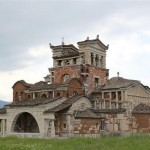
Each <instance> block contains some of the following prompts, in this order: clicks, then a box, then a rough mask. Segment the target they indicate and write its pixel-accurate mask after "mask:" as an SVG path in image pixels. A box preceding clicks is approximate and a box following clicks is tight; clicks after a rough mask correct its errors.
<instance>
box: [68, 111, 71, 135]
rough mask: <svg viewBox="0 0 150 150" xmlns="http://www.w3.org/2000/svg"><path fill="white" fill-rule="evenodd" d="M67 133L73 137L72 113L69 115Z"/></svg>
mask: <svg viewBox="0 0 150 150" xmlns="http://www.w3.org/2000/svg"><path fill="white" fill-rule="evenodd" d="M67 133H68V136H69V137H71V136H72V125H71V115H70V114H69V115H67Z"/></svg>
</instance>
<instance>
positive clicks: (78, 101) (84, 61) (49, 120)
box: [0, 36, 150, 138]
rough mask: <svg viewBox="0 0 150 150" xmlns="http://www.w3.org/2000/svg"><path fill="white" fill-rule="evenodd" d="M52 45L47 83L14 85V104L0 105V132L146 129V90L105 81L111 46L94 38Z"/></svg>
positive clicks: (149, 104) (149, 94) (149, 93)
mask: <svg viewBox="0 0 150 150" xmlns="http://www.w3.org/2000/svg"><path fill="white" fill-rule="evenodd" d="M77 45H78V48H77V47H75V46H74V45H72V44H70V45H65V44H64V43H63V42H62V44H61V45H57V46H54V45H52V44H50V48H51V50H52V52H53V57H52V58H53V67H52V68H48V71H49V74H48V75H47V76H45V77H44V79H45V81H39V82H37V83H34V84H31V83H27V82H25V81H24V80H20V81H17V82H16V83H15V84H14V85H13V86H12V88H13V102H12V103H11V104H9V105H5V107H4V108H2V109H0V135H3V136H4V135H16V136H21V137H47V138H48V137H72V136H83V137H100V136H102V135H105V134H106V135H109V134H119V135H121V134H131V133H144V132H150V88H149V87H148V86H145V85H143V84H142V83H141V82H140V81H137V80H130V79H125V78H123V77H119V74H118V76H117V77H113V78H111V79H109V70H108V69H107V68H106V52H107V50H108V48H109V45H105V44H103V43H102V42H101V41H100V40H99V36H97V37H96V39H92V40H90V39H89V37H87V39H86V40H85V41H80V42H78V43H77Z"/></svg>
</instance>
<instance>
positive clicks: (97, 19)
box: [0, 0, 150, 101]
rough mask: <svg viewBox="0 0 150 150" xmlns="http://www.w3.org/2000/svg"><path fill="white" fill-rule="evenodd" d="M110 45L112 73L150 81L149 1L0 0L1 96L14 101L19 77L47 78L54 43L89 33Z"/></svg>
mask: <svg viewBox="0 0 150 150" xmlns="http://www.w3.org/2000/svg"><path fill="white" fill-rule="evenodd" d="M97 35H99V38H100V40H101V41H102V42H103V43H104V44H105V45H107V44H109V49H108V51H107V59H106V65H107V68H108V69H109V74H110V75H109V78H111V77H114V76H117V72H119V73H120V76H121V77H124V78H128V79H135V80H139V81H141V82H142V83H143V84H144V85H148V86H150V1H148V0H145V1H144V0H130V1H129V0H103V1H102V0H76V1H73V0H60V1H59V0H55V1H52V0H49V1H48V0H47V1H44V0H41V1H40V0H38V1H36V0H26V1H25V0H24V1H23V0H18V1H17V0H16V1H15V0H0V99H1V100H6V101H12V86H13V84H14V83H15V82H16V81H18V80H25V81H26V82H28V83H35V82H38V81H41V80H42V81H44V79H43V77H44V76H46V75H47V74H48V73H49V72H48V68H50V67H52V66H53V64H52V58H51V57H52V50H51V49H50V48H49V43H51V44H52V45H60V44H61V42H62V38H64V42H65V44H74V45H75V46H77V42H79V41H83V40H85V39H86V38H87V37H89V38H90V39H95V38H96V36H97Z"/></svg>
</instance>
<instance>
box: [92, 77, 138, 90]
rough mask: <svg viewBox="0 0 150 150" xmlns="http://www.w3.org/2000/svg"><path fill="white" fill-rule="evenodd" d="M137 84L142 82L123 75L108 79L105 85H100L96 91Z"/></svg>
mask: <svg viewBox="0 0 150 150" xmlns="http://www.w3.org/2000/svg"><path fill="white" fill-rule="evenodd" d="M137 84H140V81H137V80H129V79H125V78H122V77H113V78H111V79H110V80H108V82H107V84H106V85H105V86H100V87H98V88H97V89H96V90H95V92H99V91H101V90H107V89H118V88H127V87H129V86H131V85H137Z"/></svg>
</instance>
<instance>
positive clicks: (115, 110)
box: [91, 108, 126, 115]
mask: <svg viewBox="0 0 150 150" xmlns="http://www.w3.org/2000/svg"><path fill="white" fill-rule="evenodd" d="M91 110H92V111H93V112H94V113H96V114H97V115H100V114H101V113H114V114H118V113H123V112H125V111H126V109H125V108H119V109H91Z"/></svg>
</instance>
